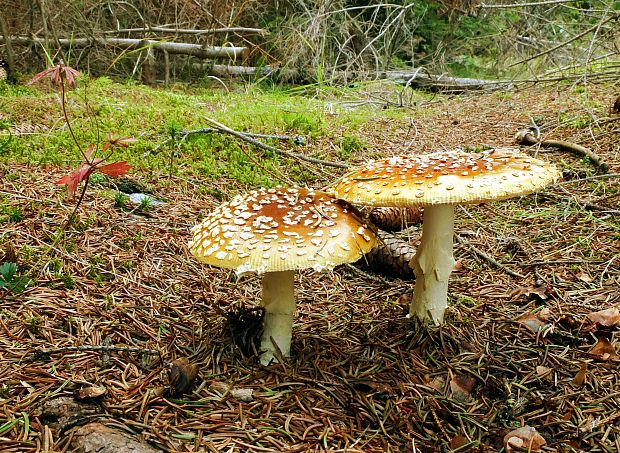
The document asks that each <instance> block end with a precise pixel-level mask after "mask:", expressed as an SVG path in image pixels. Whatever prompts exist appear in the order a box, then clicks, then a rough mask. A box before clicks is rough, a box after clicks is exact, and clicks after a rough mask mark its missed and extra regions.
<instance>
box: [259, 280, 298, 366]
mask: <svg viewBox="0 0 620 453" xmlns="http://www.w3.org/2000/svg"><path fill="white" fill-rule="evenodd" d="M294 285H295V273H294V272H293V271H281V272H266V273H265V275H264V276H263V307H264V308H265V317H264V319H263V336H262V338H261V344H260V350H261V351H262V353H261V356H260V362H261V363H262V364H263V365H269V364H270V363H271V362H272V361H277V358H275V355H274V352H275V351H276V347H275V346H274V344H273V343H275V344H276V345H277V349H279V350H280V352H281V353H282V355H283V356H284V357H288V356H289V355H290V352H291V335H292V331H293V312H294V311H295V293H294ZM272 340H273V342H272Z"/></svg>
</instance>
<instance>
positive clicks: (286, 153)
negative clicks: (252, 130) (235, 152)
mask: <svg viewBox="0 0 620 453" xmlns="http://www.w3.org/2000/svg"><path fill="white" fill-rule="evenodd" d="M203 118H204V119H205V120H207V121H208V122H209V123H211V124H213V125H214V126H215V127H217V128H218V129H219V131H220V132H226V133H227V134H230V135H232V136H234V137H237V138H239V139H241V140H243V141H246V142H248V143H251V144H252V145H255V146H258V147H259V148H262V149H265V150H267V151H272V152H274V153H278V154H281V155H284V156H286V157H290V158H291V159H298V160H303V161H306V162H311V163H313V164H319V165H325V166H328V167H336V168H350V167H351V166H350V165H349V164H344V163H340V162H331V161H328V160H322V159H316V158H314V157H309V156H304V155H303V154H299V153H294V152H292V151H285V150H283V149H279V148H276V147H275V146H271V145H266V144H265V143H263V142H261V141H259V140H256V139H254V138H252V137H249V136H247V135H246V134H244V133H243V132H238V131H236V130H234V129H231V128H229V127H228V126H225V125H223V124H222V123H220V122H218V121H215V120H214V119H212V118H208V117H206V116H203Z"/></svg>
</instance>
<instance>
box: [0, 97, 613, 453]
mask: <svg viewBox="0 0 620 453" xmlns="http://www.w3.org/2000/svg"><path fill="white" fill-rule="evenodd" d="M562 93H563V92H562V91H561V90H558V91H555V90H554V89H553V88H547V89H545V90H540V92H536V102H532V94H533V91H532V90H526V91H524V92H522V93H511V94H510V99H508V98H506V99H503V98H501V97H498V96H497V95H477V96H475V97H469V98H460V99H447V100H443V101H442V102H441V103H440V104H439V106H436V105H435V106H434V107H433V110H432V111H427V114H426V115H422V116H420V117H415V118H414V117H412V121H413V122H415V126H416V130H417V131H418V132H417V133H416V134H415V135H411V134H410V133H409V132H406V131H408V130H409V131H410V130H411V128H410V127H409V126H407V125H406V124H402V123H398V122H397V121H390V122H383V121H382V120H375V122H374V124H369V125H368V126H367V127H362V128H361V129H360V134H362V135H363V136H364V137H365V139H366V140H367V141H369V142H372V143H375V144H376V145H377V146H381V147H382V150H383V152H384V153H385V154H388V155H391V154H396V153H398V152H402V150H403V146H404V145H407V146H408V145H410V146H411V147H413V149H416V150H421V151H430V150H432V149H437V148H453V147H455V146H459V145H460V146H462V145H464V144H469V143H471V144H479V143H481V142H491V143H496V144H498V145H510V144H511V142H510V140H511V137H512V133H513V132H514V131H513V129H515V130H516V129H518V128H519V126H520V125H523V124H527V123H528V121H529V119H530V117H534V116H536V118H540V116H541V115H542V116H546V117H547V118H548V123H547V124H546V127H547V130H554V131H555V135H562V138H564V139H566V140H572V141H575V142H578V143H581V144H585V145H587V146H592V147H595V148H596V150H597V153H599V154H600V155H604V157H605V158H606V160H607V161H608V162H610V165H611V167H610V173H612V174H613V173H618V172H619V171H620V165H619V163H618V156H619V155H620V149H618V145H617V143H615V142H614V141H613V134H614V133H617V127H618V125H617V124H614V123H613V122H607V123H605V125H603V126H599V127H597V126H592V127H591V128H590V130H578V129H571V128H570V126H565V125H562V124H560V123H558V122H557V121H556V119H555V118H556V115H555V112H557V111H559V110H560V109H561V108H563V109H565V108H567V105H568V106H571V108H574V109H579V108H581V107H575V104H571V103H570V102H571V100H570V99H569V98H568V97H567V95H565V94H562ZM592 95H593V96H598V97H599V98H603V97H604V96H605V92H603V91H599V92H596V91H593V94H592ZM454 121H457V122H458V124H459V125H458V127H454V124H453V122H454ZM377 131H381V133H380V134H379V133H378V132H377ZM403 132H405V133H404V134H403ZM408 134H409V135H408ZM317 146H319V147H321V146H325V148H324V149H325V150H329V147H328V146H327V145H326V144H324V143H322V142H321V140H318V141H317ZM326 152H327V151H326ZM535 152H539V153H541V154H542V153H544V156H543V157H544V158H546V159H549V160H553V161H555V162H563V165H564V166H565V168H566V171H565V175H566V176H567V178H568V180H569V181H570V182H569V183H568V184H563V185H559V186H556V187H553V188H550V189H548V191H547V192H545V193H543V194H539V195H536V196H531V197H527V198H524V199H523V200H512V201H509V202H505V203H494V204H492V205H483V206H468V207H467V208H466V209H464V210H463V211H462V212H461V213H460V214H459V219H458V222H457V225H456V228H457V230H460V231H467V232H471V233H470V234H468V235H467V241H468V242H469V243H470V244H472V245H474V246H475V247H477V248H478V249H480V250H484V251H486V252H487V253H489V254H490V255H492V256H494V257H495V258H496V259H497V260H498V261H499V262H501V263H502V264H503V266H505V267H506V268H509V269H512V270H514V271H516V272H518V273H520V274H522V275H524V276H525V278H524V279H519V278H516V277H514V276H511V275H508V274H506V273H505V272H503V271H502V269H501V268H499V269H498V268H496V267H494V265H492V264H489V263H488V262H485V261H484V260H483V259H481V257H480V256H479V255H476V254H472V253H471V251H470V249H468V248H467V247H465V246H463V245H462V244H457V245H456V247H455V252H456V257H457V259H459V262H460V263H461V267H460V270H459V272H458V274H457V275H453V277H452V279H451V283H450V288H451V293H450V297H451V305H450V307H449V309H448V312H447V317H446V323H445V324H444V325H443V326H441V327H439V328H434V327H428V326H421V325H419V324H418V323H417V322H416V321H414V320H410V319H407V318H406V317H405V314H406V308H407V307H406V302H402V301H401V302H398V300H399V297H400V296H402V295H403V294H405V293H407V292H409V291H411V290H412V283H411V282H406V281H400V280H391V281H380V280H369V279H366V278H364V276H363V275H361V274H358V273H351V272H350V271H349V270H347V268H344V267H343V268H338V269H336V270H335V271H334V272H333V273H325V274H321V273H311V272H301V273H299V275H298V276H297V280H298V285H297V288H298V295H297V297H298V300H299V304H298V310H297V314H296V319H295V325H294V330H295V334H294V336H293V345H292V346H293V350H292V357H291V359H290V360H288V361H286V362H285V363H283V364H277V365H272V366H270V367H267V368H265V367H261V366H259V365H257V363H256V360H255V357H253V355H252V348H251V347H241V345H243V344H245V345H248V344H249V345H251V344H252V341H251V339H249V340H244V341H240V339H239V336H241V335H243V333H242V332H239V329H238V328H237V329H233V328H230V325H229V321H230V319H229V318H230V316H229V314H230V313H234V312H237V311H239V310H242V311H243V310H245V309H246V307H251V306H252V303H253V302H255V301H257V300H259V297H260V285H259V279H258V278H256V277H246V278H243V279H240V280H235V279H234V278H233V276H232V275H231V274H230V273H228V272H226V271H222V270H219V269H211V268H208V267H207V266H203V265H201V264H199V263H197V262H195V261H194V260H192V259H191V257H190V256H189V253H188V252H187V248H186V245H185V244H186V243H187V240H188V238H189V228H190V227H191V226H192V225H193V224H194V223H195V222H196V221H197V220H198V219H199V218H200V216H201V215H204V213H205V212H208V211H210V210H211V209H212V208H213V207H214V206H215V205H217V204H219V201H218V200H216V199H215V198H212V197H211V196H209V195H198V192H199V191H198V188H200V187H202V186H201V185H200V184H202V185H206V186H207V187H213V188H214V189H217V190H218V191H220V192H222V190H223V191H224V192H226V191H232V190H238V189H241V188H240V187H234V186H230V181H226V185H222V184H220V182H218V181H213V182H203V183H200V184H199V183H196V182H194V181H193V180H190V179H183V178H176V179H175V177H172V179H171V180H170V181H169V183H166V178H164V177H163V175H158V174H143V175H140V174H139V172H136V174H134V175H133V176H132V177H134V178H141V179H146V180H147V181H151V182H152V183H153V184H154V185H155V186H156V187H158V188H159V190H160V191H165V199H166V200H167V204H166V205H164V206H153V207H152V210H151V212H150V215H148V216H143V215H139V214H138V213H135V212H130V213H127V212H124V211H121V210H119V209H115V208H113V200H111V199H110V197H107V198H106V195H105V193H103V192H101V191H95V190H94V189H91V190H89V191H88V192H87V194H86V196H85V198H84V202H83V206H82V207H81V208H80V210H79V211H78V213H77V219H76V221H75V222H74V225H73V228H72V230H71V231H69V232H68V233H66V234H65V236H64V237H63V238H62V240H61V241H60V242H59V243H55V242H53V238H54V237H55V236H56V233H57V231H58V228H60V226H61V225H62V223H63V220H64V219H65V218H66V216H67V215H68V214H69V212H70V211H71V208H72V206H71V205H70V204H69V203H66V202H63V198H64V197H63V195H62V193H60V192H59V191H58V188H57V186H54V185H53V184H52V183H50V181H53V180H54V177H59V176H60V175H62V174H63V173H64V171H65V170H64V169H49V168H41V167H35V166H19V165H11V166H10V167H9V166H7V165H4V164H3V165H2V166H0V172H1V177H2V186H1V191H2V193H1V194H2V196H3V197H6V199H7V200H8V203H9V204H10V206H12V207H15V208H17V209H20V210H21V212H22V213H23V214H24V218H23V219H22V220H21V221H19V222H14V223H4V224H3V225H2V227H3V231H2V241H3V244H2V247H3V248H6V250H9V248H7V247H9V246H10V248H12V249H13V250H14V255H11V256H14V258H15V260H16V264H17V266H18V271H19V272H25V271H27V270H32V274H31V276H32V282H31V283H29V284H28V285H27V286H26V287H25V288H24V289H23V290H22V291H20V292H19V293H7V292H6V291H5V292H3V293H2V299H3V307H2V312H1V315H0V341H1V345H0V392H1V396H2V399H1V400H0V405H1V406H2V411H1V413H2V414H3V415H2V417H3V420H2V422H1V423H0V445H2V449H3V450H2V451H7V452H38V451H43V450H50V451H51V450H54V451H63V450H64V451H67V450H68V449H70V448H75V445H74V444H72V442H74V439H75V438H79V439H82V440H83V439H85V436H86V435H87V433H90V432H97V433H101V432H108V431H107V430H116V431H113V432H114V433H118V436H121V434H120V433H121V432H122V433H124V434H127V433H130V440H133V441H136V442H140V443H142V445H145V446H148V447H149V448H153V449H156V450H162V451H213V452H215V451H233V452H234V451H244V452H246V451H247V452H259V451H291V452H305V451H348V452H385V451H412V449H413V451H416V452H421V451H423V452H440V451H452V450H455V451H477V452H491V451H500V450H501V449H502V448H504V449H506V450H507V449H508V448H512V449H514V450H515V451H518V450H517V449H518V448H521V451H528V449H529V450H530V451H536V448H538V449H540V450H542V451H557V452H571V451H591V452H599V451H600V452H608V451H618V450H620V423H619V417H617V416H616V414H618V407H619V406H620V380H619V377H620V371H619V369H618V367H617V362H615V358H616V357H617V356H616V355H615V354H616V352H615V346H614V344H615V341H614V335H615V333H616V330H615V329H616V328H617V325H618V323H617V321H616V315H615V312H613V307H615V306H616V305H617V302H618V297H619V296H618V287H619V286H620V267H619V265H618V262H617V259H616V258H615V257H616V256H617V254H618V250H620V238H619V236H618V231H619V228H618V216H617V214H616V213H615V212H614V211H615V210H616V205H617V197H614V194H615V193H617V192H618V191H619V189H620V187H619V183H618V179H614V178H611V177H610V178H609V179H601V180H598V179H594V180H588V179H585V178H588V177H589V176H592V173H591V168H590V167H589V166H588V164H587V163H586V162H580V161H579V160H577V159H575V158H574V157H572V156H567V155H565V154H562V153H561V152H558V151H557V150H554V151H547V150H543V149H539V150H536V151H535ZM9 174H10V175H11V177H10V178H7V177H6V176H7V175H9ZM580 179H581V180H582V181H580ZM218 184H219V185H218ZM547 193H548V194H549V195H547ZM155 195H157V194H155ZM586 203H591V204H592V203H593V204H595V205H596V206H598V207H599V208H602V209H600V210H592V209H588V208H587V207H586ZM418 232H419V231H418V230H417V229H416V227H414V228H413V232H412V231H409V230H406V231H405V232H403V233H398V235H399V237H401V238H409V237H411V238H415V237H416V234H418ZM50 244H53V245H52V246H51V248H50ZM20 275H21V274H20ZM584 275H587V276H590V278H583V276H584ZM541 288H542V289H541ZM606 310H610V311H608V312H606V314H603V315H601V314H596V313H597V312H600V311H606ZM515 320H516V321H517V322H515ZM592 324H595V325H599V326H600V327H601V329H597V330H596V332H595V333H596V336H593V331H592V329H591V328H590V327H591V325H592ZM546 326H552V327H553V328H552V329H551V328H548V327H546ZM543 333H544V335H543ZM599 334H600V335H599ZM94 345H95V346H103V345H105V347H104V348H100V349H94V348H92V346H94ZM49 350H53V351H54V353H53V354H46V353H42V351H49ZM153 351H157V352H158V353H157V354H153ZM180 359H183V360H181V361H180V362H179V360H180ZM175 361H177V362H175ZM172 363H176V364H177V366H179V365H180V369H179V370H180V371H182V372H183V373H184V374H183V375H181V374H178V373H179V372H180V371H179V370H177V371H176V373H177V374H171V372H170V371H171V365H170V364H172ZM194 373H195V376H194ZM175 376H176V377H175ZM190 378H192V379H190ZM180 384H183V385H182V386H181V385H180ZM179 387H183V388H182V391H180V392H176V391H175V390H176V389H179ZM84 389H93V390H91V391H92V392H93V393H92V395H89V392H90V391H88V390H86V391H84ZM103 389H105V392H103ZM166 389H172V391H174V392H173V393H175V396H172V395H171V394H169V393H168V392H167V391H166ZM234 390H238V391H241V392H240V393H236V394H235V393H234V392H233V391H234ZM80 391H81V392H83V393H80ZM99 393H101V394H99ZM177 393H179V394H177ZM80 394H82V395H83V396H85V399H84V400H79V399H78V398H76V395H80ZM235 395H236V396H235ZM63 411H64V412H63ZM59 420H60V421H61V423H60V425H59V423H58V421H59ZM115 435H116V434H115ZM121 437H123V436H121ZM123 438H125V437H123ZM125 441H128V440H125ZM145 450H146V448H145Z"/></svg>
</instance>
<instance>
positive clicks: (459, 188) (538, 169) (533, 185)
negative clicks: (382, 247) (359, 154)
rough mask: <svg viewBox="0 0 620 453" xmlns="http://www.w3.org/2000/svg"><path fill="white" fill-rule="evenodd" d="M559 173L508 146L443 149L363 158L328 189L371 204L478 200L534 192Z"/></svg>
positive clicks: (552, 167)
mask: <svg viewBox="0 0 620 453" xmlns="http://www.w3.org/2000/svg"><path fill="white" fill-rule="evenodd" d="M559 176H560V174H559V172H558V170H557V169H556V167H555V165H553V164H550V163H548V162H544V161H542V160H539V159H534V158H532V157H529V156H526V155H523V154H521V153H519V151H518V150H516V149H512V148H498V149H495V150H493V151H492V152H490V153H481V154H475V153H466V152H463V151H447V152H437V153H432V154H421V155H410V156H396V157H391V158H388V159H381V160H375V161H371V162H368V163H367V164H365V165H363V166H361V167H359V168H357V169H356V170H354V171H352V172H351V173H349V174H347V175H346V176H344V177H343V178H342V179H341V180H340V181H339V182H338V183H337V185H336V186H335V187H334V189H333V193H334V195H335V196H336V197H338V198H342V199H344V200H347V201H349V202H351V203H359V204H367V205H373V206H432V205H435V204H468V203H483V202H486V201H491V200H503V199H507V198H512V197H515V196H519V195H526V194H529V193H532V192H535V191H536V190H539V189H541V188H543V187H545V186H547V185H549V184H551V183H553V182H555V181H557V180H558V179H559Z"/></svg>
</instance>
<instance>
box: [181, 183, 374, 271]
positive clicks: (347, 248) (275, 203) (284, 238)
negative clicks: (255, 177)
mask: <svg viewBox="0 0 620 453" xmlns="http://www.w3.org/2000/svg"><path fill="white" fill-rule="evenodd" d="M192 233H193V235H194V237H193V240H192V241H191V242H190V244H189V248H190V250H191V252H192V254H193V255H194V256H195V257H196V258H197V259H198V260H200V261H202V262H205V263H207V264H211V265H212V266H218V267H225V268H230V269H235V270H236V271H237V272H239V273H243V272H258V273H263V272H277V271H285V270H297V269H306V268H313V269H315V270H322V269H325V268H328V269H329V268H333V267H334V266H336V265H338V264H342V263H349V262H352V261H356V260H357V259H359V258H360V257H361V256H362V255H363V254H365V253H366V252H368V251H370V249H372V248H373V247H374V245H375V244H376V238H375V235H374V233H373V231H372V230H371V229H370V228H368V226H367V225H366V224H365V223H364V222H363V221H362V220H361V219H359V218H358V217H357V216H356V215H353V213H352V208H351V207H350V206H349V205H348V204H347V203H346V202H343V201H340V200H336V199H335V198H333V197H332V196H331V195H329V194H327V193H325V192H319V191H312V190H309V189H302V188H277V189H260V190H257V191H253V192H249V193H247V194H244V195H240V196H237V197H235V198H234V199H233V200H231V201H230V202H228V203H225V204H223V205H221V206H219V207H218V208H216V209H215V210H214V211H213V212H212V213H210V214H209V215H208V216H207V217H206V218H205V219H204V221H203V222H202V223H200V224H198V225H196V226H195V227H194V228H193V229H192Z"/></svg>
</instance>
